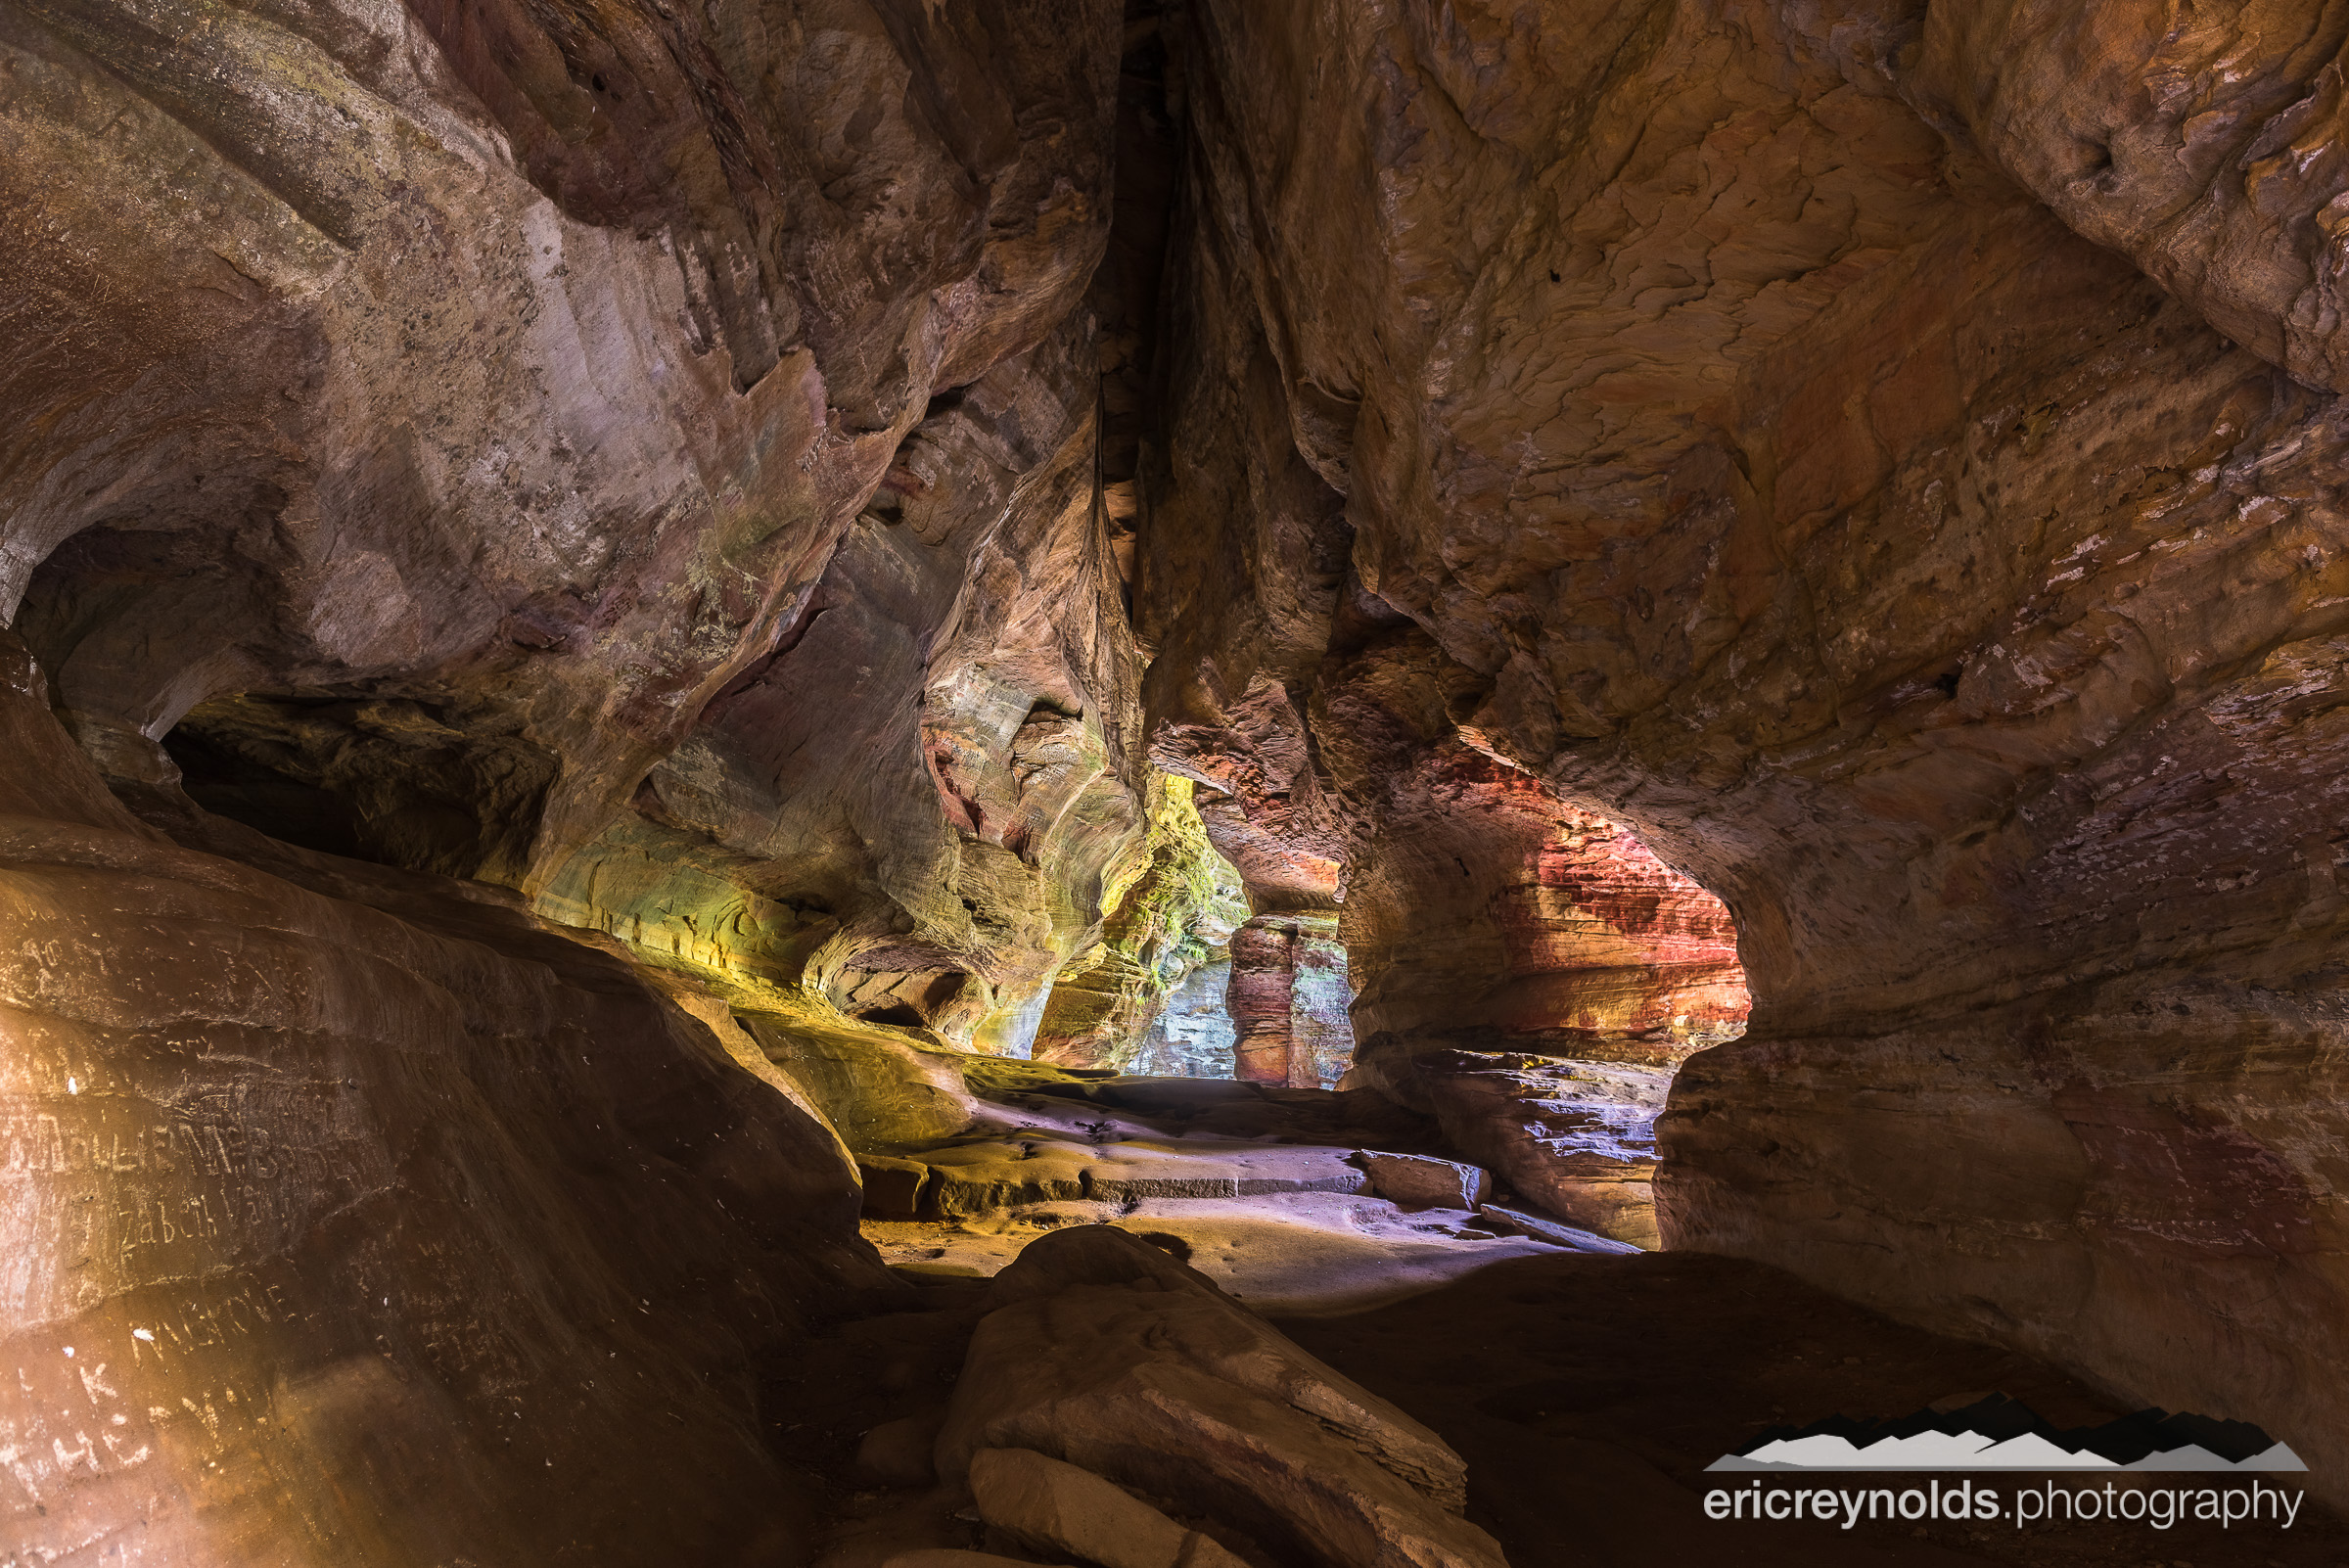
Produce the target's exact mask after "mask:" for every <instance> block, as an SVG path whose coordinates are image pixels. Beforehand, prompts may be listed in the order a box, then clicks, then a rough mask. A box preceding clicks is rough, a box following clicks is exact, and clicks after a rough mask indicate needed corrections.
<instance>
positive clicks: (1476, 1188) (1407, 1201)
mask: <svg viewBox="0 0 2349 1568" xmlns="http://www.w3.org/2000/svg"><path fill="white" fill-rule="evenodd" d="M1355 1163H1356V1164H1357V1165H1359V1166H1360V1167H1361V1168H1362V1174H1363V1175H1364V1176H1368V1177H1369V1178H1370V1190H1371V1191H1373V1192H1375V1193H1377V1194H1378V1195H1379V1196H1380V1197H1382V1198H1385V1199H1388V1200H1389V1201H1391V1202H1394V1203H1400V1204H1402V1205H1404V1206H1405V1208H1428V1209H1473V1208H1475V1207H1476V1206H1477V1205H1478V1204H1480V1203H1482V1202H1484V1201H1485V1198H1486V1195H1487V1194H1488V1193H1489V1192H1490V1191H1491V1190H1492V1186H1493V1177H1492V1176H1491V1174H1490V1173H1488V1172H1485V1171H1482V1170H1479V1169H1478V1168H1477V1167H1475V1166H1473V1165H1461V1164H1460V1163H1459V1162H1458V1161H1456V1160H1437V1159H1431V1158H1429V1157H1428V1156H1426V1155H1423V1154H1373V1153H1368V1152H1365V1153H1362V1154H1359V1155H1357V1156H1356V1157H1355Z"/></svg>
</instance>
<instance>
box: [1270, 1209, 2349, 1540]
mask: <svg viewBox="0 0 2349 1568" xmlns="http://www.w3.org/2000/svg"><path fill="white" fill-rule="evenodd" d="M1279 1326H1280V1327H1281V1328H1282V1329H1283V1330H1284V1331H1285V1332H1286V1333H1287V1334H1288V1335H1289V1336H1290V1337H1291V1338H1292V1339H1294V1340H1296V1341H1297V1342H1298V1343H1299V1344H1301V1345H1303V1346H1304V1347H1305V1348H1306V1349H1307V1350H1308V1351H1311V1352H1312V1353H1313V1355H1315V1356H1317V1357H1319V1358H1320V1359H1321V1360H1324V1361H1326V1362H1328V1363H1329V1364H1330V1365H1331V1366H1333V1367H1335V1368H1336V1369H1338V1370H1339V1371H1341V1372H1344V1373H1345V1374H1347V1375H1348V1376H1349V1377H1352V1378H1354V1379H1355V1380H1356V1381H1357V1382H1359V1383H1360V1384H1362V1385H1363V1386H1364V1387H1366V1388H1368V1389H1370V1390H1371V1391H1372V1392H1373V1393H1376V1394H1380V1395H1383V1396H1384V1397H1386V1398H1387V1399H1389V1400H1392V1401H1393V1402H1394V1403H1395V1404H1396V1405H1398V1406H1400V1407H1402V1408H1403V1409H1405V1411H1407V1412H1408V1413H1409V1414H1411V1415H1412V1416H1414V1417H1416V1418H1417V1419H1419V1420H1420V1421H1422V1422H1424V1423H1425V1424H1427V1425H1428V1426H1430V1427H1432V1428H1434V1429H1435V1430H1436V1431H1437V1432H1439V1433H1441V1434H1442V1435H1443V1437H1444V1439H1445V1440H1446V1441H1447V1442H1449V1443H1450V1444H1451V1446H1452V1447H1453V1448H1454V1449H1455V1450H1457V1451H1458V1453H1460V1455H1461V1456H1462V1457H1463V1458H1465V1459H1466V1460H1467V1461H1468V1482H1469V1517H1470V1518H1472V1519H1474V1520H1475V1521H1476V1522H1477V1523H1478V1524H1481V1525H1482V1526H1484V1528H1485V1529H1487V1530H1489V1531H1491V1532H1492V1533H1493V1535H1494V1536H1495V1537H1496V1538H1497V1539H1498V1540H1499V1541H1500V1543H1501V1544H1502V1545H1503V1546H1504V1547H1505V1548H1506V1549H1507V1551H1508V1554H1509V1561H1510V1562H1511V1563H1512V1564H1513V1565H1514V1568H1552V1565H1556V1568H1564V1565H1566V1564H1570V1563H1571V1564H1607V1565H1620V1568H1632V1565H1635V1564H1636V1565H1641V1568H1648V1565H1655V1564H1675V1563H1705V1562H1716V1563H1733V1564H1739V1565H1744V1564H1754V1565H1757V1568H1767V1565H1776V1564H1786V1565H1789V1568H1791V1565H1796V1564H1840V1563H1849V1564H1869V1563H1896V1562H1897V1563H1911V1564H1918V1565H1925V1564H1933V1563H1957V1562H1991V1563H2014V1564H2033V1565H2049V1568H2075V1565H2077V1568H2089V1565H2098V1568H2100V1565H2104V1564H2128V1565H2132V1568H2135V1565H2140V1564H2146V1565H2150V1564H2163V1565H2167V1568H2217V1565H2220V1564H2229V1565H2233V1564H2243V1565H2247V1568H2265V1565H2269V1564H2284V1565H2288V1568H2302V1565H2309V1568H2320V1565H2321V1568H2333V1565H2338V1564H2343V1563H2349V1527H2345V1526H2344V1525H2343V1523H2342V1522H2341V1521H2340V1520H2338V1519H2336V1518H2333V1517H2331V1516H2329V1515H2326V1514H2324V1513H2322V1512H2321V1511H2320V1510H2319V1509H2318V1508H2317V1505H2316V1504H2315V1503H2313V1502H2308V1503H2304V1504H2303V1505H2302V1506H2301V1508H2300V1511H2299V1513H2298V1515H2297V1518H2296V1522H2295V1523H2294V1525H2293V1527H2292V1528H2290V1529H2289V1530H2284V1529H2280V1528H2277V1527H2276V1526H2274V1525H2267V1526H2263V1527H2261V1528H2259V1529H2252V1528H2249V1527H2247V1526H2245V1525H2242V1524H2239V1523H2238V1524H2237V1525H2236V1526H2235V1527H2234V1529H2232V1530H2224V1529H2222V1528H2220V1527H2219V1526H2218V1525H2217V1524H2204V1523H2190V1522H2189V1523H2184V1524H2179V1525H2176V1526H2174V1527H2172V1528H2171V1529H2169V1530H2166V1531H2164V1530H2156V1529H2154V1528H2153V1527H2152V1526H2151V1525H2149V1524H2146V1523H2142V1522H2140V1523H2134V1524H2133V1523H2127V1522H2123V1523H2121V1524H2118V1525H2114V1524H2110V1523H2072V1524H2059V1525H2055V1526H2049V1525H2045V1524H2038V1525H2027V1526H2025V1527H2023V1528H2022V1529H2020V1530H2018V1529H2017V1528H2016V1526H2015V1524H2014V1522H2013V1521H2012V1519H2011V1518H2008V1519H2002V1520H2000V1521H1998V1522H1996V1523H1967V1524H1958V1523H1948V1522H1941V1521H1934V1522H1932V1523H1930V1524H1921V1525H1920V1524H1910V1523H1901V1524H1892V1523H1889V1522H1863V1523H1862V1524H1860V1525H1858V1526H1856V1527H1854V1528H1853V1529H1851V1530H1849V1531H1845V1530H1842V1529H1840V1528H1838V1527H1836V1526H1832V1525H1828V1524H1823V1523H1819V1522H1816V1521H1803V1522H1784V1523H1766V1522H1718V1523H1717V1522H1714V1521H1710V1520H1708V1519H1706V1518H1705V1517H1704V1515H1703V1511H1702V1507H1701V1499H1702V1496H1703V1493H1704V1491H1705V1490H1706V1489H1707V1487H1708V1485H1725V1484H1732V1478H1707V1477H1706V1476H1704V1475H1703V1474H1702V1471H1703V1469H1704V1466H1705V1465H1707V1464H1709V1463H1711V1462H1712V1461H1713V1460H1714V1459H1715V1458H1717V1457H1719V1456H1720V1455H1721V1454H1723V1453H1730V1452H1733V1451H1734V1450H1736V1449H1739V1448H1741V1447H1743V1446H1744V1445H1745V1444H1747V1443H1749V1442H1750V1441H1752V1439H1753V1438H1754V1436H1755V1435H1756V1434H1757V1433H1758V1432H1760V1431H1761V1430H1762V1429H1763V1428H1765V1427H1770V1426H1778V1425H1797V1426H1799V1425H1806V1424H1808V1423H1810V1422H1813V1421H1816V1420H1819V1419H1821V1418H1824V1417H1827V1416H1831V1415H1838V1414H1841V1415H1851V1416H1860V1417H1869V1416H1875V1417H1882V1416H1898V1415H1906V1414H1908V1413H1910V1412H1911V1411H1914V1410H1917V1409H1921V1408H1923V1407H1926V1406H1928V1405H1931V1404H1934V1403H1936V1402H1939V1401H1944V1400H1949V1399H1951V1398H1952V1397H1953V1396H1966V1395H1976V1394H1984V1393H1992V1392H2003V1393H2004V1394H2006V1395H2007V1396H2009V1397H2010V1398H2013V1399H2017V1400H2020V1401H2022V1402H2023V1403H2025V1404H2027V1405H2029V1406H2031V1407H2033V1408H2035V1409H2037V1410H2038V1411H2040V1413H2042V1414H2043V1415H2046V1416H2048V1417H2049V1418H2050V1419H2051V1420H2055V1421H2057V1422H2060V1423H2063V1424H2067V1425H2069V1424H2089V1423H2093V1422H2097V1421H2102V1420H2105V1419H2109V1418H2110V1417H2111V1416H2113V1415H2117V1414H2121V1413H2124V1410H2123V1409H2122V1407H2116V1406H2114V1405H2111V1404H2110V1403H2108V1402H2106V1401H2104V1400H2102V1399H2100V1398H2099V1397H2098V1396H2096V1394H2095V1393H2093V1392H2092V1391H2091V1390H2089V1389H2087V1388H2085V1387H2083V1386H2082V1385H2080V1384H2079V1383H2077V1382H2075V1381H2073V1380H2072V1379H2070V1378H2067V1377H2065V1376H2064V1375H2063V1374H2062V1373H2060V1372H2057V1371H2055V1370H2053V1369H2052V1368H2050V1367H2048V1366H2046V1365H2044V1364H2042V1363H2040V1362H2037V1361H2034V1360H2030V1359H2028V1358H2026V1357H2022V1356H2017V1355H2014V1354H2012V1353H2010V1352H2007V1351H2004V1350H2000V1349H1997V1348H1995V1347H1991V1346H1985V1345H1978V1344H1972V1343H1968V1342H1966V1341H1962V1340H1957V1339H1951V1338H1947V1337H1944V1336H1942V1335H1938V1334H1931V1333H1926V1332H1924V1331H1922V1330H1919V1329H1914V1328H1908V1327H1904V1326H1902V1325H1900V1324H1898V1323H1894V1322H1892V1321H1890V1320H1889V1319H1886V1318H1883V1317H1880V1316H1878V1315H1876V1314H1873V1313H1870V1312H1867V1311H1865V1309H1862V1308H1859V1307H1856V1306H1854V1305H1852V1304H1851V1303H1849V1302H1845V1301H1841V1300H1839V1299H1837V1298H1835V1297H1832V1296H1828V1295H1825V1294H1823V1293H1821V1292H1819V1291H1817V1290H1814V1289H1812V1288H1811V1287H1809V1286H1807V1285H1805V1284H1803V1283H1802V1282H1801V1281H1800V1280H1797V1279H1795V1278H1794V1277H1793V1276H1792V1275H1789V1274H1786V1273H1783V1272H1780V1271H1779V1270H1777V1269H1774V1268H1768V1267H1766V1266H1764V1265H1760V1264H1753V1263H1746V1262H1743V1261H1741V1260H1736V1259H1730V1258H1721V1257H1713V1256H1707V1255H1703V1254H1697V1253H1648V1254H1644V1255H1641V1256H1637V1257H1596V1256H1590V1255H1587V1254H1580V1253H1565V1252H1550V1253H1548V1254H1547V1255H1545V1256H1542V1257H1536V1258H1524V1259H1510V1260H1506V1261H1503V1262H1500V1263H1497V1264H1496V1265H1495V1266H1494V1267H1492V1268H1484V1269H1480V1270H1478V1271H1477V1272H1475V1273H1473V1274H1470V1275H1468V1276H1466V1277H1464V1278H1462V1279H1460V1280H1457V1281H1456V1282H1454V1283H1452V1284H1450V1285H1448V1286H1446V1287H1445V1288H1443V1289H1441V1290H1437V1291H1434V1292H1430V1293H1427V1294H1423V1295H1419V1296H1415V1297H1412V1298H1411V1299H1409V1300H1407V1301H1403V1302H1398V1303H1394V1304H1391V1305H1387V1306H1384V1307H1380V1308H1378V1309H1375V1310H1373V1311H1369V1312H1364V1313H1359V1314H1351V1315H1348V1316H1343V1317H1319V1318H1288V1319H1281V1320H1279ZM1961 1403H1970V1402H1965V1401H1961ZM1749 1479H1750V1477H1741V1478H1734V1482H1735V1483H1736V1484H1742V1482H1743V1481H1745V1480H1749ZM1927 1479H1928V1478H1927V1477H1924V1476H1920V1475H1909V1476H1903V1477H1899V1478H1897V1479H1878V1480H1875V1481H1873V1482H1872V1484H1874V1485H1895V1486H1901V1487H1906V1486H1911V1485H1915V1486H1920V1487H1921V1486H1923V1485H1925V1484H1926V1481H1927ZM1937 1479H1943V1480H1944V1484H1945V1485H1946V1484H1947V1483H1948V1482H1949V1481H1954V1480H1956V1479H1957V1478H1956V1477H1950V1478H1937ZM1975 1479H1977V1480H1981V1481H1986V1482H1987V1483H1988V1484H1990V1485H1993V1486H1996V1487H1998V1488H1999V1490H2000V1492H2001V1495H2002V1498H2003V1499H2011V1497H2012V1493H2013V1490H2014V1488H2015V1487H2017V1486H2020V1485H2023V1484H2026V1483H2025V1482H2024V1481H2020V1480H2018V1481H2007V1480H2005V1479H2004V1478H2002V1477H1997V1476H1988V1477H1977V1478H1975ZM2034 1479H2035V1480H2036V1483H2037V1484H2039V1485H2043V1486H2044V1484H2045V1482H2046V1478H2045V1477H2039V1478H2034ZM2266 1479H2268V1480H2269V1481H2271V1482H2272V1483H2277V1484H2281V1485H2282V1486H2284V1487H2285V1488H2286V1489H2292V1488H2293V1487H2294V1486H2295V1484H2296V1483H2297V1482H2298V1480H2299V1478H2297V1477H2293V1476H2275V1477H2269V1478H2266ZM1862 1481H1863V1478H1860V1477H1855V1476H1851V1475H1848V1474H1837V1475H1830V1476H1826V1477H1823V1478H1821V1479H1820V1480H1819V1482H1818V1483H1817V1484H1818V1485H1821V1486H1829V1485H1837V1486H1842V1487H1845V1488H1849V1489H1852V1490H1858V1489H1859V1487H1860V1486H1861V1484H1862ZM2147 1481H2148V1484H2150V1485H2155V1486H2174V1487H2191V1486H2196V1485H2199V1484H2201V1483H2200V1482H2199V1481H2198V1480H2197V1479H2196V1478H2194V1477H2191V1476H2174V1477H2161V1476H2155V1477H2148V1478H2147ZM2059 1484H2062V1485H2069V1486H2072V1487H2075V1488H2079V1487H2086V1486H2088V1485H2090V1484H2091V1483H2090V1480H2089V1478H2088V1477H2086V1476H2074V1477H2070V1478H2067V1480H2066V1481H2064V1482H2062V1483H2059Z"/></svg>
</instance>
